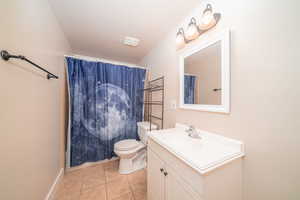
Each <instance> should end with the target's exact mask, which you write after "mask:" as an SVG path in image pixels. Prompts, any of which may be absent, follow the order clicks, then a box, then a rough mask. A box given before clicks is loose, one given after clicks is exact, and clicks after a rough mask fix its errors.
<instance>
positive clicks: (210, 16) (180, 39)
mask: <svg viewBox="0 0 300 200" xmlns="http://www.w3.org/2000/svg"><path fill="white" fill-rule="evenodd" d="M220 18H221V14H220V13H213V9H212V6H211V4H207V5H206V8H205V10H204V11H203V14H202V17H201V20H200V24H199V26H198V25H197V22H196V19H195V18H194V17H192V19H191V21H190V23H189V25H188V28H187V31H186V35H185V34H184V30H183V28H180V29H179V30H178V32H177V35H176V48H177V50H179V49H182V48H183V47H184V46H185V45H186V44H187V43H189V42H191V41H192V40H195V39H197V38H198V37H199V36H200V35H201V34H203V33H204V32H206V31H207V30H209V29H211V28H212V27H214V26H215V25H216V24H217V23H218V22H219V20H220Z"/></svg>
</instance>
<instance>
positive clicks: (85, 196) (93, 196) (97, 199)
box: [80, 185, 107, 200]
mask: <svg viewBox="0 0 300 200" xmlns="http://www.w3.org/2000/svg"><path fill="white" fill-rule="evenodd" d="M105 187H106V186H105V185H101V186H97V187H93V188H89V189H87V190H85V191H82V192H81V194H80V200H106V196H107V195H106V188H105Z"/></svg>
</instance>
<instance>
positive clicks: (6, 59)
mask: <svg viewBox="0 0 300 200" xmlns="http://www.w3.org/2000/svg"><path fill="white" fill-rule="evenodd" d="M1 57H2V59H3V60H5V61H8V60H9V59H10V58H15V59H21V60H25V61H26V62H28V63H30V64H32V65H33V66H35V67H36V68H38V69H40V70H42V71H44V72H46V73H47V79H51V78H55V79H58V76H56V75H54V74H52V73H51V72H49V71H47V70H46V69H44V68H42V67H41V66H39V65H37V64H35V63H34V62H32V61H31V60H29V59H27V58H26V57H25V56H21V55H11V54H9V53H8V52H7V51H5V50H2V51H1Z"/></svg>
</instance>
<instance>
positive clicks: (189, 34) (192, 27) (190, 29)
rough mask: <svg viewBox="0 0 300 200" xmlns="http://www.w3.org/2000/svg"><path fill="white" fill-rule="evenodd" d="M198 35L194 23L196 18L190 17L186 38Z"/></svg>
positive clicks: (194, 37)
mask: <svg viewBox="0 0 300 200" xmlns="http://www.w3.org/2000/svg"><path fill="white" fill-rule="evenodd" d="M199 35H200V33H199V30H198V27H197V24H196V20H195V19H194V18H192V20H191V22H190V24H189V26H188V29H187V32H186V38H187V39H188V40H194V39H196V38H197V37H199Z"/></svg>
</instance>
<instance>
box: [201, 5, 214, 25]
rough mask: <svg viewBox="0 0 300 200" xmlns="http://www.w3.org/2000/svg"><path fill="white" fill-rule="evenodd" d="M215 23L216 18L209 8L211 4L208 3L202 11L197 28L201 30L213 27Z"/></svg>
mask: <svg viewBox="0 0 300 200" xmlns="http://www.w3.org/2000/svg"><path fill="white" fill-rule="evenodd" d="M215 24H216V19H215V17H214V14H213V12H212V9H211V5H210V4H208V5H207V7H206V9H205V10H204V12H203V15H202V18H201V22H200V24H199V28H200V29H201V30H207V29H210V28H211V27H213V26H214V25H215Z"/></svg>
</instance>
